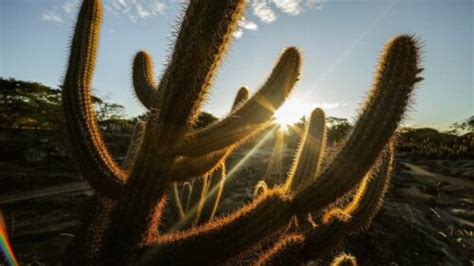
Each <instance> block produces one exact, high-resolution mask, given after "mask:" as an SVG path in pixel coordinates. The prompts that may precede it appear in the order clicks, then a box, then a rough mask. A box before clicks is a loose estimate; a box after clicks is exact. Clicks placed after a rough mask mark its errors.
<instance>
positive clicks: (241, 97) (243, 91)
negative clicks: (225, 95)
mask: <svg viewBox="0 0 474 266" xmlns="http://www.w3.org/2000/svg"><path fill="white" fill-rule="evenodd" d="M248 99H249V90H248V88H247V87H245V86H243V87H240V89H239V90H238V91H237V95H236V96H235V98H234V103H232V109H231V111H234V110H236V109H237V108H239V107H240V106H241V105H242V104H244V103H245V102H246V101H247V100H248Z"/></svg>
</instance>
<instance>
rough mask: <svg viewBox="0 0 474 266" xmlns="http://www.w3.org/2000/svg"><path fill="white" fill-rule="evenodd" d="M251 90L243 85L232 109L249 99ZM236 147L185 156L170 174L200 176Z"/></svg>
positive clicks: (224, 158) (177, 179)
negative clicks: (200, 154) (197, 155)
mask: <svg viewBox="0 0 474 266" xmlns="http://www.w3.org/2000/svg"><path fill="white" fill-rule="evenodd" d="M248 97H249V92H248V89H247V88H246V87H241V88H240V89H239V91H238V92H237V95H236V96H235V99H234V103H233V104H232V110H231V111H234V110H235V109H237V108H238V107H239V106H240V105H242V104H244V103H245V101H247V100H248ZM234 148H235V147H228V148H226V149H225V150H222V151H217V152H214V153H211V154H206V155H203V156H200V157H185V158H182V159H180V160H177V162H176V163H175V164H174V165H173V166H172V169H171V173H170V175H171V176H172V179H173V180H175V181H180V180H184V179H187V178H189V177H198V176H202V175H205V174H207V173H212V172H214V171H215V170H216V169H217V168H218V167H219V166H220V165H221V164H222V163H223V162H224V161H225V160H226V159H227V157H228V156H229V155H230V154H231V153H232V151H233V150H234Z"/></svg>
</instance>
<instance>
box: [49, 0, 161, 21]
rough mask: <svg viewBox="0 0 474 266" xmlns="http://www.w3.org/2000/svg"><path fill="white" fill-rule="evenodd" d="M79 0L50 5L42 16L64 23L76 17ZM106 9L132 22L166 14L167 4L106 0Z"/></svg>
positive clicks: (104, 2) (157, 0) (130, 0)
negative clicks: (60, 4)
mask: <svg viewBox="0 0 474 266" xmlns="http://www.w3.org/2000/svg"><path fill="white" fill-rule="evenodd" d="M79 2H80V1H79V0H66V2H65V3H64V4H63V5H62V6H60V7H58V6H57V5H52V6H50V7H49V8H48V9H47V10H45V11H44V12H43V13H42V15H41V18H42V20H44V21H47V22H54V23H63V22H64V21H65V20H66V19H74V17H75V15H76V13H77V12H78V9H79V6H80V5H79ZM103 5H104V9H105V10H106V11H107V12H109V13H111V14H114V15H124V16H126V17H128V18H129V19H130V21H132V22H137V21H138V20H142V19H147V18H150V17H153V16H157V15H161V14H164V13H165V11H166V9H167V7H168V6H167V5H166V4H165V3H164V0H104V1H103Z"/></svg>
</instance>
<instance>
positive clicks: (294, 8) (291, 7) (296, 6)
mask: <svg viewBox="0 0 474 266" xmlns="http://www.w3.org/2000/svg"><path fill="white" fill-rule="evenodd" d="M300 2H301V1H298V0H273V3H274V4H275V6H276V7H278V8H279V9H280V10H281V11H282V12H284V13H287V14H290V15H293V16H295V15H298V14H299V13H300V12H301V11H302V9H303V7H302V6H301V3H300Z"/></svg>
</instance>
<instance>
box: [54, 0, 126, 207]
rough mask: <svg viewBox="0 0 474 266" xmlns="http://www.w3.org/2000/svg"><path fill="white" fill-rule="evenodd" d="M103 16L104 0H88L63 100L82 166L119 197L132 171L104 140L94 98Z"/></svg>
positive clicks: (97, 185)
mask: <svg viewBox="0 0 474 266" xmlns="http://www.w3.org/2000/svg"><path fill="white" fill-rule="evenodd" d="M101 20H102V7H101V4H100V1H99V0H87V1H84V4H83V5H82V7H81V10H80V12H79V18H78V20H77V23H76V26H75V31H74V36H73V39H72V43H71V52H70V55H69V62H68V67H67V72H66V77H65V80H64V85H63V96H62V97H63V98H62V100H63V108H64V114H65V119H66V123H65V124H66V132H67V135H68V138H69V143H70V146H71V152H72V155H73V158H74V160H75V161H76V164H77V165H78V168H79V170H80V171H81V173H82V175H83V176H84V178H86V179H87V181H88V182H89V183H90V184H91V186H92V187H93V188H94V189H95V190H97V191H98V192H100V193H101V194H103V195H104V196H106V197H109V198H112V199H116V198H118V197H119V195H120V194H121V192H122V189H123V186H124V183H125V181H126V179H127V175H128V174H127V173H126V171H124V170H123V169H121V168H120V166H118V165H117V163H116V162H115V161H114V159H113V158H112V156H111V155H110V153H109V151H108V150H107V147H106V145H105V144H104V141H103V139H102V136H101V133H100V129H99V127H98V125H97V121H96V118H95V114H94V107H93V104H92V99H91V89H92V86H91V80H92V76H93V72H94V68H95V59H96V53H97V46H98V42H99V30H100V25H101Z"/></svg>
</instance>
